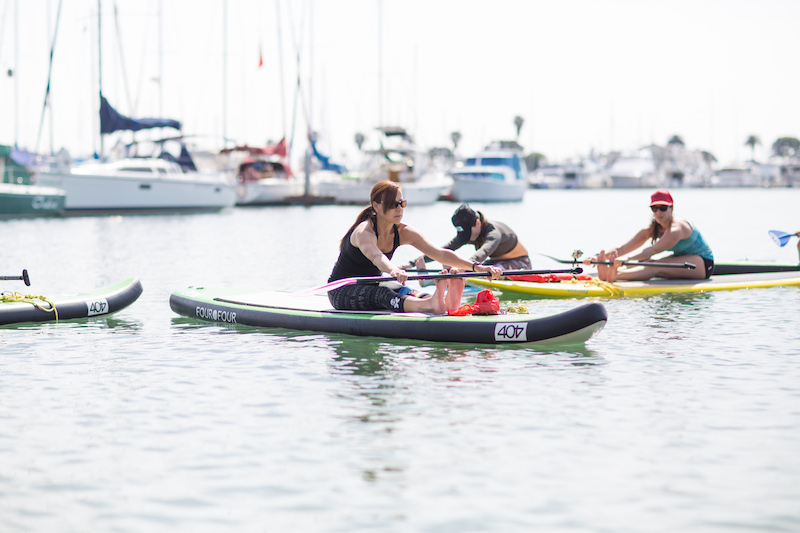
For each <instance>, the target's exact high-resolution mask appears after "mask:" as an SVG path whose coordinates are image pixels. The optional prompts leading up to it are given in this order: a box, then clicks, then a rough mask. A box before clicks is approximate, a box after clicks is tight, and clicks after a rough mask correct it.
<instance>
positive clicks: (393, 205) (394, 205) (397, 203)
mask: <svg viewBox="0 0 800 533" xmlns="http://www.w3.org/2000/svg"><path fill="white" fill-rule="evenodd" d="M378 203H379V204H382V203H383V202H378ZM407 204H408V202H406V201H405V200H400V201H397V200H395V201H394V202H389V207H390V208H391V209H397V208H398V207H405V206H406V205H407Z"/></svg>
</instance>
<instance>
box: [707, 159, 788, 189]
mask: <svg viewBox="0 0 800 533" xmlns="http://www.w3.org/2000/svg"><path fill="white" fill-rule="evenodd" d="M779 180H780V170H779V169H778V167H777V166H775V165H760V164H758V163H756V162H753V161H747V162H745V163H740V164H731V165H726V166H724V167H722V168H720V169H719V170H717V171H716V172H715V173H714V175H713V176H712V177H711V186H712V187H762V186H767V185H771V184H774V183H776V182H778V181H779Z"/></svg>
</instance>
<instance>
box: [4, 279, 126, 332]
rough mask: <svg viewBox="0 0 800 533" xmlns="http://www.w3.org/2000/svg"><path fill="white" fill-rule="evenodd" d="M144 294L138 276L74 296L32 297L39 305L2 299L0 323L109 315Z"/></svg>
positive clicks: (59, 320) (53, 320) (51, 320)
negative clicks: (43, 298)
mask: <svg viewBox="0 0 800 533" xmlns="http://www.w3.org/2000/svg"><path fill="white" fill-rule="evenodd" d="M141 294H142V284H141V282H140V281H139V280H138V279H136V278H129V279H126V280H124V281H120V282H119V283H115V284H113V285H109V286H107V287H102V288H99V289H96V290H93V291H90V292H86V293H82V294H77V295H74V296H65V297H57V298H47V300H48V301H49V303H48V301H45V300H42V299H41V298H39V297H34V298H32V301H33V302H35V304H37V305H34V303H29V302H0V325H6V324H18V323H23V322H56V320H57V321H58V322H61V321H64V320H70V319H76V318H88V317H92V316H101V315H109V314H112V313H116V312H118V311H121V310H122V309H125V308H126V307H128V306H129V305H131V304H132V303H133V302H135V301H136V299H137V298H139V295H141ZM40 296H41V295H40ZM51 303H52V304H53V305H52V306H51V305H50V304H51ZM53 306H55V310H56V311H57V312H58V313H57V315H56V313H55V312H54V311H53Z"/></svg>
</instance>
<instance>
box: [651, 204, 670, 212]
mask: <svg viewBox="0 0 800 533" xmlns="http://www.w3.org/2000/svg"><path fill="white" fill-rule="evenodd" d="M670 207H672V206H669V205H651V206H650V210H651V211H652V212H653V213H655V212H656V211H666V210H667V209H669V208H670Z"/></svg>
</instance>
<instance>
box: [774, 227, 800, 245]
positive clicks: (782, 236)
mask: <svg viewBox="0 0 800 533" xmlns="http://www.w3.org/2000/svg"><path fill="white" fill-rule="evenodd" d="M769 236H770V237H772V241H773V242H774V243H775V244H777V245H778V246H786V243H788V242H789V239H791V238H792V237H794V233H786V232H783V231H778V230H774V229H771V230H769Z"/></svg>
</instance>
